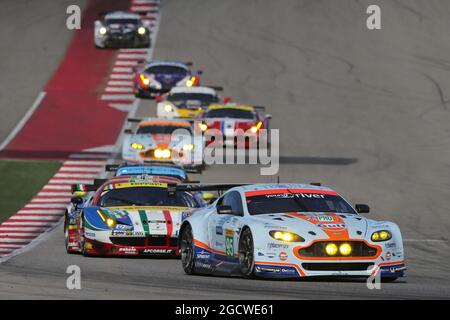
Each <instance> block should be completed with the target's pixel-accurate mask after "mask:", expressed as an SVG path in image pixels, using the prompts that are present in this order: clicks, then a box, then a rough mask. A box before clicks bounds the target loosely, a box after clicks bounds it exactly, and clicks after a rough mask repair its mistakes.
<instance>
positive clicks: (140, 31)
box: [137, 27, 147, 36]
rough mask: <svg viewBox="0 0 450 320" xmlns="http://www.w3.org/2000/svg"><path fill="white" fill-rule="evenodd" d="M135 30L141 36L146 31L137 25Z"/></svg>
mask: <svg viewBox="0 0 450 320" xmlns="http://www.w3.org/2000/svg"><path fill="white" fill-rule="evenodd" d="M137 32H138V33H139V34H140V35H141V36H142V35H144V34H145V33H146V32H147V31H146V30H145V28H144V27H139V28H138V29H137Z"/></svg>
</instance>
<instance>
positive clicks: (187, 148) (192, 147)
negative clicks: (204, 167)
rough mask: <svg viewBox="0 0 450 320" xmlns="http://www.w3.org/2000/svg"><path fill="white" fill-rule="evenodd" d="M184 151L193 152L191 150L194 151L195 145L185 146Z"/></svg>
mask: <svg viewBox="0 0 450 320" xmlns="http://www.w3.org/2000/svg"><path fill="white" fill-rule="evenodd" d="M183 150H184V151H191V150H194V145H193V144H192V143H189V144H185V145H184V146H183Z"/></svg>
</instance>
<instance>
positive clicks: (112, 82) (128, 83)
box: [107, 80, 133, 87]
mask: <svg viewBox="0 0 450 320" xmlns="http://www.w3.org/2000/svg"><path fill="white" fill-rule="evenodd" d="M107 85H108V86H130V87H132V86H133V81H126V80H110V81H108V84H107Z"/></svg>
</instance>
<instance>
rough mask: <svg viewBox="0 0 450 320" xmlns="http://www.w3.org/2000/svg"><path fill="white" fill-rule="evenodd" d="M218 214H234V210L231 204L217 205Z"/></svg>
mask: <svg viewBox="0 0 450 320" xmlns="http://www.w3.org/2000/svg"><path fill="white" fill-rule="evenodd" d="M217 214H233V210H232V209H231V207H230V206H223V205H220V206H217Z"/></svg>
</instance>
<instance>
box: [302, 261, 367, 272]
mask: <svg viewBox="0 0 450 320" xmlns="http://www.w3.org/2000/svg"><path fill="white" fill-rule="evenodd" d="M372 266H373V263H361V262H340V263H335V262H333V263H309V262H308V263H306V262H305V263H302V267H303V269H305V270H308V271H366V270H367V269H368V268H369V267H372Z"/></svg>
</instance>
